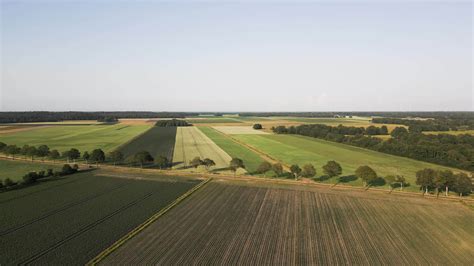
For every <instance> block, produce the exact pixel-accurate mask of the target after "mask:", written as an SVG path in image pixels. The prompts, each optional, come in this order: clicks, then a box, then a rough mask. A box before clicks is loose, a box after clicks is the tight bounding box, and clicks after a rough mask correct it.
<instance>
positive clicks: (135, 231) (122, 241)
mask: <svg viewBox="0 0 474 266" xmlns="http://www.w3.org/2000/svg"><path fill="white" fill-rule="evenodd" d="M211 180H212V178H208V179H206V180H204V181H202V182H201V183H199V184H197V185H196V186H194V187H193V188H191V189H190V190H188V191H187V192H186V193H184V194H183V195H181V196H180V197H178V198H177V199H175V200H174V201H173V202H172V203H170V204H169V205H168V206H166V207H165V208H163V209H161V210H159V211H158V212H157V213H155V214H154V215H153V216H151V217H150V218H148V219H147V220H146V221H145V222H143V223H142V224H140V225H139V226H137V227H136V228H135V229H133V230H132V231H130V232H128V233H127V234H126V235H125V236H123V237H122V238H120V239H119V240H117V241H116V242H115V243H113V244H112V245H111V246H110V247H108V248H106V249H105V250H104V251H102V252H101V253H99V255H97V256H96V257H95V258H93V259H92V260H91V261H89V262H88V263H87V264H86V265H97V264H98V263H99V262H101V261H102V260H103V259H105V258H106V257H107V256H108V255H110V254H111V253H112V252H114V251H115V250H117V249H118V248H119V247H121V246H122V245H123V244H125V242H127V241H128V240H129V239H131V238H133V237H134V236H136V235H137V234H138V233H140V232H141V231H143V230H144V229H145V228H147V227H148V226H149V225H151V224H152V223H153V222H155V221H156V220H158V218H160V217H161V216H163V215H164V214H165V213H166V212H168V211H169V210H171V209H172V208H173V207H175V206H176V205H178V204H179V203H180V202H181V201H183V200H184V199H186V198H187V197H189V196H190V195H191V194H193V193H194V192H196V191H197V190H198V189H200V188H202V187H203V186H204V185H206V184H207V183H209V182H210V181H211Z"/></svg>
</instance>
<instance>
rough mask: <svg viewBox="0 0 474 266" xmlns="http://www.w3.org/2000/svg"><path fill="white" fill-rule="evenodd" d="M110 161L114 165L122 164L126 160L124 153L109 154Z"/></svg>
mask: <svg viewBox="0 0 474 266" xmlns="http://www.w3.org/2000/svg"><path fill="white" fill-rule="evenodd" d="M109 159H110V160H111V161H112V162H113V164H114V165H115V164H117V163H121V162H122V161H123V159H124V156H123V153H122V152H121V151H117V150H115V151H111V152H110V153H109Z"/></svg>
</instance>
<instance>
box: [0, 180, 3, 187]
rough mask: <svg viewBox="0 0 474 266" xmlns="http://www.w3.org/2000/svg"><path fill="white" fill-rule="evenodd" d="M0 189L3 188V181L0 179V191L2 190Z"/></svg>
mask: <svg viewBox="0 0 474 266" xmlns="http://www.w3.org/2000/svg"><path fill="white" fill-rule="evenodd" d="M2 188H3V180H2V179H0V189H2Z"/></svg>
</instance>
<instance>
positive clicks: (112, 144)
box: [0, 124, 150, 152]
mask: <svg viewBox="0 0 474 266" xmlns="http://www.w3.org/2000/svg"><path fill="white" fill-rule="evenodd" d="M149 128H150V126H148V125H121V124H118V125H90V126H54V127H47V128H42V129H37V130H32V131H23V132H17V133H12V134H6V135H0V141H1V142H5V143H7V144H16V145H18V146H20V147H21V146H23V145H25V144H28V145H30V146H31V145H33V146H39V145H42V144H45V145H48V146H49V147H50V148H51V149H57V150H59V151H64V150H67V149H70V148H77V149H79V150H80V151H81V152H83V151H91V150H93V149H96V148H101V149H103V150H104V151H112V150H113V149H115V148H117V147H118V146H119V145H121V144H123V143H125V142H127V141H129V140H130V139H132V138H133V137H135V136H137V135H139V134H141V133H143V132H144V131H145V130H147V129H149Z"/></svg>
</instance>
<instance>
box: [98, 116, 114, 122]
mask: <svg viewBox="0 0 474 266" xmlns="http://www.w3.org/2000/svg"><path fill="white" fill-rule="evenodd" d="M97 122H102V123H117V122H118V119H117V117H113V116H104V117H99V118H98V119H97Z"/></svg>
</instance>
